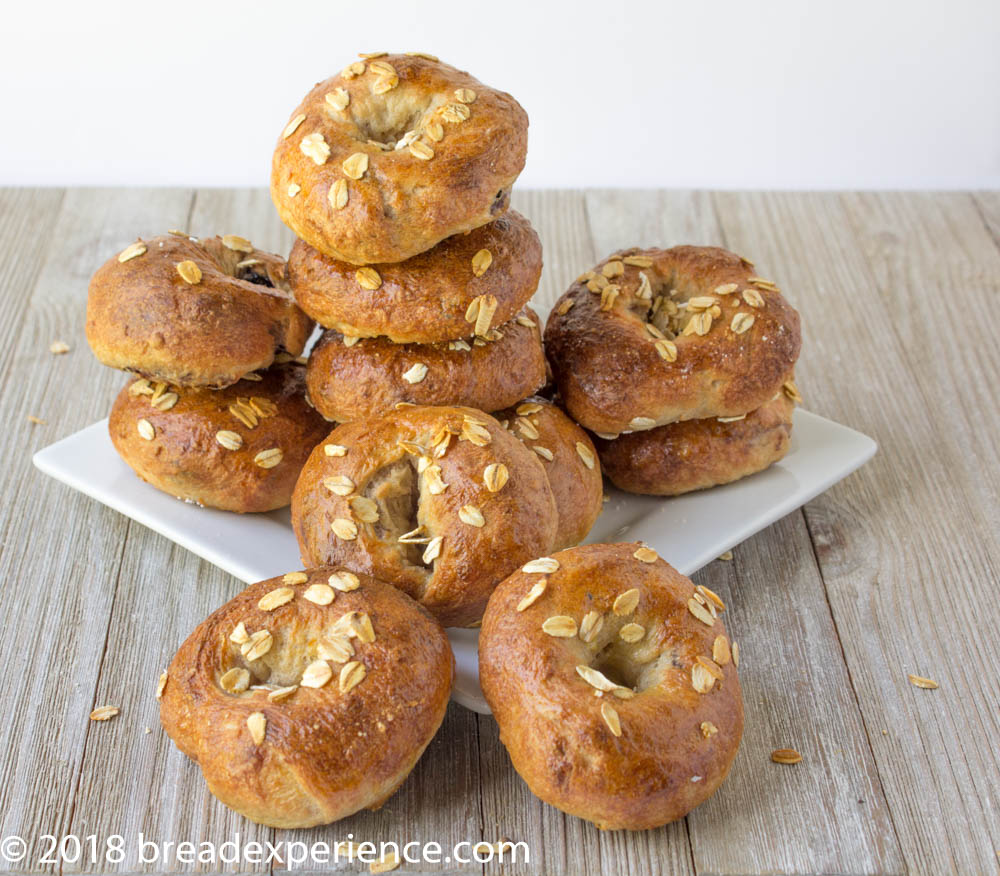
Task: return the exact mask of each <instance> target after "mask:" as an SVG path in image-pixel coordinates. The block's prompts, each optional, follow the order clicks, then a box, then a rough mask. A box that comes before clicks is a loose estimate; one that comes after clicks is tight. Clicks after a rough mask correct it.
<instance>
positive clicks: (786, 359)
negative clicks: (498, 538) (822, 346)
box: [545, 246, 802, 435]
mask: <svg viewBox="0 0 1000 876" xmlns="http://www.w3.org/2000/svg"><path fill="white" fill-rule="evenodd" d="M801 343H802V338H801V333H800V331H799V315H798V313H796V311H795V310H794V308H792V307H791V305H789V304H788V303H787V302H786V301H785V299H784V298H782V296H781V293H780V292H779V291H778V289H777V287H776V286H775V285H774V284H773V283H771V282H770V281H768V280H763V279H762V278H760V277H756V276H755V274H754V272H753V266H752V265H751V263H750V262H748V261H746V260H744V259H741V258H740V257H739V256H737V255H734V254H733V253H731V252H727V251H726V250H724V249H719V248H718V247H714V246H675V247H673V248H672V249H647V250H638V249H627V250H621V251H620V252H618V253H616V254H614V255H612V256H610V257H609V258H607V259H605V260H604V261H603V262H601V263H600V264H599V265H597V267H596V268H594V270H593V271H587V272H586V273H585V274H583V275H582V276H581V277H579V278H577V281H576V282H575V283H574V284H573V285H572V286H571V287H570V289H569V291H568V292H566V293H565V294H564V295H563V296H562V298H560V299H559V301H558V302H556V306H555V307H554V308H553V310H552V313H551V314H550V315H549V319H548V323H547V325H546V327H545V351H546V354H547V355H548V357H549V361H550V363H551V365H552V370H553V373H554V376H555V382H556V386H557V387H558V390H559V394H560V396H561V397H562V400H563V403H564V404H565V406H566V409H567V410H568V411H569V413H570V415H571V416H572V417H573V419H575V420H576V421H577V422H578V423H580V425H582V426H585V427H586V428H588V429H590V430H591V431H593V432H599V433H605V434H610V435H616V434H618V433H620V432H628V431H639V430H642V429H652V428H653V427H655V426H660V425H663V424H665V423H673V422H677V421H679V420H700V419H707V418H709V417H734V416H739V415H740V414H745V413H747V412H748V411H752V410H755V409H757V408H759V407H760V406H761V405H763V404H765V403H766V402H767V401H768V400H769V399H770V398H771V397H772V396H773V395H774V394H775V393H776V392H777V391H778V390H780V389H781V385H782V384H783V383H784V382H785V381H786V380H788V379H789V378H790V377H791V375H792V369H793V367H794V365H795V360H796V359H797V358H798V355H799V348H800V347H801Z"/></svg>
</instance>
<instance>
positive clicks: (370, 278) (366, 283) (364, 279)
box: [354, 267, 382, 292]
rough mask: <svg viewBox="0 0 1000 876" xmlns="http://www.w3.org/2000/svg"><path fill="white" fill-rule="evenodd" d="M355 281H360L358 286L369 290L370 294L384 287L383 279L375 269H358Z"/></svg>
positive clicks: (355, 273)
mask: <svg viewBox="0 0 1000 876" xmlns="http://www.w3.org/2000/svg"><path fill="white" fill-rule="evenodd" d="M354 279H355V280H357V281H358V285H359V286H360V287H361V288H362V289H367V290H368V291H370V292H374V291H375V290H376V289H378V287H379V286H381V285H382V278H381V277H380V276H379V273H378V271H376V270H375V269H374V268H367V267H366V268H358V270H357V271H355V272H354Z"/></svg>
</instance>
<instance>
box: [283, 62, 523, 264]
mask: <svg viewBox="0 0 1000 876" xmlns="http://www.w3.org/2000/svg"><path fill="white" fill-rule="evenodd" d="M527 145H528V117H527V115H526V113H525V112H524V110H523V109H522V108H521V106H520V104H518V102H517V101H516V100H514V98H512V97H511V96H510V95H509V94H505V93H504V92H501V91H496V90H494V89H492V88H488V87H487V86H485V85H483V84H482V83H481V82H479V81H478V80H476V79H474V78H473V77H471V76H470V75H469V74H468V73H463V72H462V71H460V70H456V69H455V68H454V67H451V66H449V65H447V64H443V63H441V62H440V61H437V60H436V59H431V58H430V57H428V56H421V55H388V54H381V55H379V56H377V57H366V58H363V59H362V60H360V61H356V62H354V63H353V64H350V65H348V67H347V68H345V69H344V70H343V71H342V72H341V73H339V74H338V75H336V76H333V77H331V78H330V79H327V80H325V81H323V82H320V83H319V84H317V85H316V86H315V87H314V88H313V90H312V91H310V92H309V94H307V95H306V97H305V99H304V100H303V101H302V103H301V104H300V105H299V106H298V107H296V109H295V110H294V111H293V112H292V114H291V116H290V117H289V122H288V124H287V126H286V127H285V129H284V131H283V132H282V134H281V136H280V137H279V138H278V144H277V147H276V148H275V150H274V158H273V161H272V165H271V197H272V199H273V200H274V204H275V206H276V207H277V208H278V213H279V215H280V216H281V219H282V221H283V222H284V223H285V224H286V225H287V226H288V227H289V228H291V229H292V231H294V232H295V234H296V235H297V236H298V237H300V238H302V239H303V240H304V241H306V242H307V243H308V244H310V245H311V246H313V247H315V248H316V249H318V250H319V251H320V252H321V253H323V254H325V255H328V256H332V257H333V258H335V259H339V260H341V261H345V262H350V263H351V264H355V265H368V264H376V263H379V264H380V263H383V262H401V261H403V260H405V259H408V258H412V257H413V256H415V255H417V254H418V253H421V252H424V251H425V250H428V249H430V248H431V247H432V246H434V245H435V244H437V243H439V242H440V241H442V240H444V239H445V238H446V237H451V236H452V235H454V234H461V233H462V232H465V231H470V230H472V229H473V228H478V227H479V226H480V225H485V224H486V223H487V222H491V221H492V220H494V219H496V218H497V217H498V216H500V215H501V214H502V213H503V212H504V211H505V210H506V209H507V206H508V204H509V202H510V189H511V186H512V185H513V184H514V180H515V179H517V177H518V174H520V172H521V169H522V168H523V167H524V159H525V154H526V152H527Z"/></svg>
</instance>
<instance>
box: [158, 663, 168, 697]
mask: <svg viewBox="0 0 1000 876" xmlns="http://www.w3.org/2000/svg"><path fill="white" fill-rule="evenodd" d="M166 689H167V671H166V670H164V671H163V672H161V673H160V677H159V678H158V679H157V680H156V698H157V699H158V700H161V699H163V692H164V691H165V690H166Z"/></svg>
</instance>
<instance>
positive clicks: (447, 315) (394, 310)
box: [288, 210, 542, 344]
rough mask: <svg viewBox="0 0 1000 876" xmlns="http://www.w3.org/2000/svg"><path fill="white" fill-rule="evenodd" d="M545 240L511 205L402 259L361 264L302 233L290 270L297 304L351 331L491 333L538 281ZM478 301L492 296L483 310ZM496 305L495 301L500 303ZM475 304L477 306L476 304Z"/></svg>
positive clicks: (412, 335) (440, 337) (438, 337)
mask: <svg viewBox="0 0 1000 876" xmlns="http://www.w3.org/2000/svg"><path fill="white" fill-rule="evenodd" d="M541 272H542V245H541V243H540V242H539V240H538V235H537V234H535V231H534V229H533V228H532V227H531V225H530V223H529V222H528V220H527V219H525V218H524V217H523V216H522V215H521V214H520V213H517V212H515V211H513V210H511V211H510V212H508V213H506V214H505V215H504V216H501V217H500V218H499V219H497V220H496V221H495V222H490V223H489V224H488V225H483V226H481V227H479V228H476V229H475V230H473V231H470V232H469V233H468V234H458V235H455V236H454V237H449V238H447V239H446V240H443V241H441V243H439V244H438V245H437V246H435V247H434V248H433V249H429V250H427V251H426V252H423V253H421V254H420V255H417V256H414V257H413V258H411V259H407V260H406V261H405V262H398V263H396V264H381V265H372V266H370V267H369V268H358V267H356V266H355V265H351V264H348V263H347V262H342V261H337V260H336V259H332V258H330V257H329V256H324V255H323V254H322V253H320V252H319V251H318V250H316V249H314V248H313V247H311V246H309V244H307V243H305V242H304V241H302V240H298V241H296V243H295V246H293V247H292V253H291V255H290V256H289V257H288V277H289V284H290V285H291V288H292V292H293V293H294V294H295V299H296V301H298V303H299V306H300V307H301V308H302V309H303V310H304V311H305V312H306V313H308V314H309V315H310V316H311V317H313V318H314V319H315V320H316V321H317V322H318V323H319V324H320V325H322V326H325V327H326V328H332V329H336V330H337V331H339V332H341V333H342V334H345V335H349V336H352V337H365V338H367V337H375V336H382V337H386V338H389V339H390V340H393V341H396V342H397V343H401V344H411V343H418V344H430V343H435V342H437V341H449V340H453V339H455V338H471V337H472V336H473V335H474V334H476V332H477V330H478V332H479V334H486V333H487V332H488V331H489V329H490V328H491V327H493V328H495V327H496V326H499V325H503V323H505V322H508V321H510V320H511V319H513V318H514V316H515V315H516V314H517V313H518V312H519V311H520V310H521V308H522V307H523V306H524V305H525V303H527V301H528V299H529V298H531V296H532V295H533V294H534V292H535V289H536V288H537V287H538V278H539V276H541ZM476 301H480V302H481V301H487V302H488V304H487V308H488V315H489V316H490V317H491V318H490V319H486V316H487V312H484V315H483V320H481V321H477V317H478V316H479V307H478V305H475V304H473V302H476ZM494 305H495V306H494ZM470 307H471V309H470Z"/></svg>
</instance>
